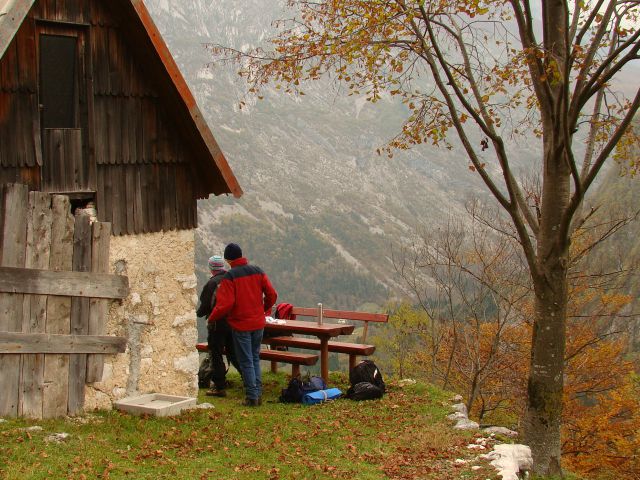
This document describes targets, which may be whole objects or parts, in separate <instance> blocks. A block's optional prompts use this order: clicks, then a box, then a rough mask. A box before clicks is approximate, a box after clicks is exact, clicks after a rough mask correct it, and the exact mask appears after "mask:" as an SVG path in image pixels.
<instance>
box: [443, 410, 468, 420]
mask: <svg viewBox="0 0 640 480" xmlns="http://www.w3.org/2000/svg"><path fill="white" fill-rule="evenodd" d="M461 418H467V416H466V415H465V414H464V413H462V412H453V413H452V414H450V415H447V419H448V420H451V421H453V422H457V421H458V420H460V419H461Z"/></svg>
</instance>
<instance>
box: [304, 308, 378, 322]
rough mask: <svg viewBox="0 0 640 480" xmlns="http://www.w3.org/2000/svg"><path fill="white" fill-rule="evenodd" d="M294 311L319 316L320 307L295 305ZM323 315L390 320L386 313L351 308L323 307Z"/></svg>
mask: <svg viewBox="0 0 640 480" xmlns="http://www.w3.org/2000/svg"><path fill="white" fill-rule="evenodd" d="M292 313H294V314H295V315H300V316H303V317H317V316H318V308H317V307H315V308H303V307H293V310H292ZM322 315H323V317H324V318H340V319H345V320H360V321H366V322H387V321H388V320H389V315H387V314H385V313H368V312H354V311H350V310H329V309H322Z"/></svg>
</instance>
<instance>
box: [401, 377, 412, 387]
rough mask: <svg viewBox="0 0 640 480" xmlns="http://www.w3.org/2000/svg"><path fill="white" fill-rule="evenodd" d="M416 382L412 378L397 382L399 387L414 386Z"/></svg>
mask: <svg viewBox="0 0 640 480" xmlns="http://www.w3.org/2000/svg"><path fill="white" fill-rule="evenodd" d="M415 384H416V381H415V380H414V379H413V378H403V379H402V380H398V386H399V387H406V386H407V385H415Z"/></svg>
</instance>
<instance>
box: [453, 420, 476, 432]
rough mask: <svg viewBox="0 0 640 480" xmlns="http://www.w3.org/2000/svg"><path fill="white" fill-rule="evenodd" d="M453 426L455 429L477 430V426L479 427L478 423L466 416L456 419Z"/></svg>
mask: <svg viewBox="0 0 640 480" xmlns="http://www.w3.org/2000/svg"><path fill="white" fill-rule="evenodd" d="M453 428H454V429H456V430H477V429H478V428H480V425H478V422H474V421H473V420H469V419H468V418H461V419H460V420H458V423H456V424H455V425H454V426H453Z"/></svg>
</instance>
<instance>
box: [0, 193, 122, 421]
mask: <svg viewBox="0 0 640 480" xmlns="http://www.w3.org/2000/svg"><path fill="white" fill-rule="evenodd" d="M109 232H110V227H109V224H108V223H98V222H94V223H93V224H90V219H89V217H88V216H86V215H77V216H75V217H72V216H71V214H70V204H69V199H68V198H67V197H65V196H60V195H54V196H51V195H48V194H46V193H43V192H29V191H28V187H27V186H26V185H17V184H10V185H1V184H0V312H1V313H2V315H0V417H4V416H10V417H15V416H25V417H33V418H43V417H44V418H49V417H55V416H62V415H67V414H71V415H74V414H77V413H80V412H82V409H83V405H84V390H85V388H84V386H85V382H92V381H96V380H99V379H101V377H102V355H98V354H102V353H115V352H123V351H124V350H125V347H126V339H125V338H120V337H118V338H108V337H105V335H104V334H103V332H104V328H105V319H106V315H107V310H108V309H107V308H106V305H104V302H105V301H109V300H105V299H115V298H117V299H122V298H125V297H126V296H127V295H128V294H129V288H128V280H127V278H126V277H122V276H118V275H109V274H107V273H104V270H105V265H106V262H107V259H108V258H109V251H108V249H109V236H110V233H109Z"/></svg>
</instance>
